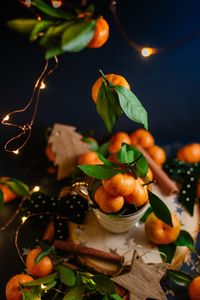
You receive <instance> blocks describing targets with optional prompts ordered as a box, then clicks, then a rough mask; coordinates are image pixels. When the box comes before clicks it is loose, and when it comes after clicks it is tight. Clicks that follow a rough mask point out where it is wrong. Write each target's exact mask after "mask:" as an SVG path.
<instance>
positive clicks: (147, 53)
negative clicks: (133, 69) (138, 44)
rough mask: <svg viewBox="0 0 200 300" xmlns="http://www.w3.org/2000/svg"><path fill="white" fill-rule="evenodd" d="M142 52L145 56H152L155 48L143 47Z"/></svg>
mask: <svg viewBox="0 0 200 300" xmlns="http://www.w3.org/2000/svg"><path fill="white" fill-rule="evenodd" d="M141 54H142V56H144V57H148V56H151V55H152V54H153V49H152V48H142V50H141Z"/></svg>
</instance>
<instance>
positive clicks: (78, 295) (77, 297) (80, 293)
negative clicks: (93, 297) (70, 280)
mask: <svg viewBox="0 0 200 300" xmlns="http://www.w3.org/2000/svg"><path fill="white" fill-rule="evenodd" d="M83 297H84V288H83V286H75V287H74V288H72V289H71V290H70V291H69V292H68V293H67V294H66V295H65V296H64V298H63V300H82V299H83Z"/></svg>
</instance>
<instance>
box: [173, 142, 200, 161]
mask: <svg viewBox="0 0 200 300" xmlns="http://www.w3.org/2000/svg"><path fill="white" fill-rule="evenodd" d="M177 159H178V160H182V161H185V162H188V163H195V162H200V144H197V143H194V144H188V145H185V146H184V147H182V148H181V149H180V150H179V151H178V153H177Z"/></svg>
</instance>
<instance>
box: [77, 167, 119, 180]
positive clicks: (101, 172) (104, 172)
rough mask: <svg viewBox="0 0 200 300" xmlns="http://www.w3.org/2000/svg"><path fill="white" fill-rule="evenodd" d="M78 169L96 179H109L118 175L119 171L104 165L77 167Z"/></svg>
mask: <svg viewBox="0 0 200 300" xmlns="http://www.w3.org/2000/svg"><path fill="white" fill-rule="evenodd" d="M78 168H79V169H81V170H82V171H83V172H84V173H85V174H86V175H88V176H90V177H94V178H97V179H109V178H111V177H113V176H115V175H117V174H118V173H120V170H119V169H116V168H113V167H109V166H105V165H78Z"/></svg>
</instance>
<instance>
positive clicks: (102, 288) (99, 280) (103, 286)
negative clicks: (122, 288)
mask: <svg viewBox="0 0 200 300" xmlns="http://www.w3.org/2000/svg"><path fill="white" fill-rule="evenodd" d="M92 280H93V281H94V282H95V283H96V287H97V289H98V290H99V292H100V293H101V294H103V295H113V294H115V293H116V288H115V285H114V282H113V281H112V280H111V279H110V278H109V277H106V276H103V275H95V276H93V277H92Z"/></svg>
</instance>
